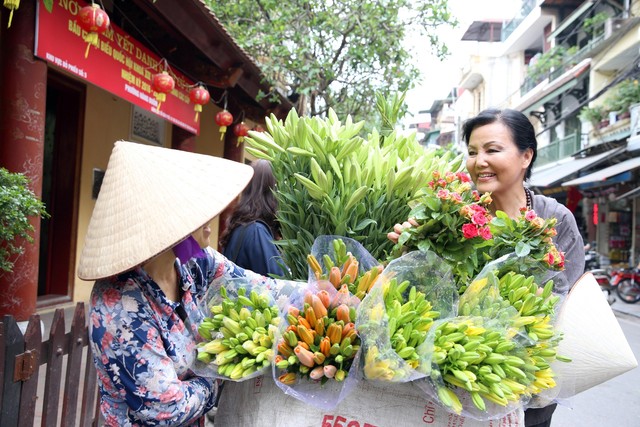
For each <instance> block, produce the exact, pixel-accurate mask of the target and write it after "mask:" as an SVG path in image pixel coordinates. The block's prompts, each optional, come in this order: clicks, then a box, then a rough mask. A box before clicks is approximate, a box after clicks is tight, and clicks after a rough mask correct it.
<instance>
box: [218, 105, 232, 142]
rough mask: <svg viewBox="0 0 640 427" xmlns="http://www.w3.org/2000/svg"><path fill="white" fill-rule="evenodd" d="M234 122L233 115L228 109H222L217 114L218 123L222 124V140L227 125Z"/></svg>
mask: <svg viewBox="0 0 640 427" xmlns="http://www.w3.org/2000/svg"><path fill="white" fill-rule="evenodd" d="M231 123H233V116H232V115H231V113H230V112H228V111H227V110H222V111H220V112H219V113H218V114H216V124H217V125H218V126H220V141H222V139H223V138H224V134H225V132H226V131H227V126H229V125H230V124H231Z"/></svg>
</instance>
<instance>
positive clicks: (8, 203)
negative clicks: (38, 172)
mask: <svg viewBox="0 0 640 427" xmlns="http://www.w3.org/2000/svg"><path fill="white" fill-rule="evenodd" d="M27 185H28V180H27V177H25V176H24V175H22V174H19V173H11V172H9V171H7V170H6V169H5V168H0V273H2V272H3V271H4V272H10V271H11V270H12V269H13V263H12V262H11V261H10V260H9V257H10V256H11V255H13V254H19V253H22V251H23V250H24V249H23V248H22V247H21V246H16V242H15V239H17V238H24V239H25V240H27V241H28V242H32V241H33V237H32V236H31V235H30V234H29V233H32V232H33V226H32V225H31V224H30V223H29V217H31V216H37V215H42V216H46V215H47V213H46V212H45V209H44V204H43V203H42V202H41V201H40V200H38V199H37V198H36V196H35V194H33V192H31V190H29V189H28V188H27Z"/></svg>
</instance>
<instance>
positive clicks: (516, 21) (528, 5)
mask: <svg viewBox="0 0 640 427" xmlns="http://www.w3.org/2000/svg"><path fill="white" fill-rule="evenodd" d="M537 4H538V0H523V1H522V7H521V8H520V12H519V13H518V16H517V17H515V18H513V19H512V20H511V21H509V22H507V23H506V24H504V25H503V26H502V35H501V40H502V41H505V40H506V39H508V38H509V36H510V35H511V33H513V32H514V31H515V29H516V28H518V25H520V23H521V22H522V21H524V19H525V18H526V17H527V15H529V13H531V11H532V10H533V9H535V7H536V6H537Z"/></svg>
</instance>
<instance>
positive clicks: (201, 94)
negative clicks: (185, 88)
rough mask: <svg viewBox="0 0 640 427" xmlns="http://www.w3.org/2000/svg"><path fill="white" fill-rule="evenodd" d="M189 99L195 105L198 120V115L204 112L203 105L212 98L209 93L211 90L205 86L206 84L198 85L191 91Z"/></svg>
mask: <svg viewBox="0 0 640 427" xmlns="http://www.w3.org/2000/svg"><path fill="white" fill-rule="evenodd" d="M189 99H191V102H193V103H194V104H195V105H194V106H193V109H194V110H195V112H196V122H197V121H198V115H199V114H200V113H201V112H202V106H203V105H204V104H206V103H207V102H209V100H210V99H211V95H209V91H208V90H207V89H205V88H204V86H200V85H198V86H196V87H194V88H193V89H191V90H190V91H189Z"/></svg>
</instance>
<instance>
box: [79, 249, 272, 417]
mask: <svg viewBox="0 0 640 427" xmlns="http://www.w3.org/2000/svg"><path fill="white" fill-rule="evenodd" d="M205 252H206V257H204V258H199V259H191V260H190V261H189V262H188V263H187V264H184V265H180V263H179V262H178V260H176V269H177V271H178V272H179V274H178V280H179V283H180V287H181V289H182V299H181V301H179V302H173V301H170V300H168V299H167V298H166V296H165V294H164V292H163V291H162V290H161V289H160V287H159V286H158V285H157V284H156V283H155V282H154V281H153V280H152V279H151V277H149V276H148V275H147V273H146V272H145V271H144V270H143V269H142V268H136V269H134V270H131V271H128V272H125V273H123V274H120V275H118V276H115V277H112V278H108V279H103V280H99V281H97V282H96V283H95V285H94V287H93V291H92V293H91V310H90V323H89V336H90V339H91V347H92V351H93V356H94V362H95V365H96V368H97V371H98V382H99V389H100V396H101V403H100V409H101V411H102V414H103V416H104V418H105V423H106V425H109V426H141V425H150V426H161V425H162V426H167V425H186V426H197V425H200V422H201V419H202V416H203V414H204V413H205V412H207V411H208V410H209V409H211V407H212V406H213V404H214V402H215V397H216V394H217V383H216V382H215V381H214V380H213V379H211V378H204V377H198V376H196V375H194V373H193V372H192V371H191V367H192V364H193V363H194V361H195V357H196V344H197V342H198V334H197V326H198V324H199V323H200V322H201V321H202V318H203V314H202V313H201V312H200V310H199V308H198V306H199V304H200V302H201V300H202V298H203V297H204V295H205V292H206V289H207V287H208V285H209V284H210V283H211V281H212V280H214V279H216V278H219V277H228V278H234V277H248V278H251V279H252V281H253V280H256V281H258V282H263V283H264V284H265V285H267V287H271V286H272V285H273V280H272V279H268V278H266V277H264V276H260V275H258V274H255V273H253V272H251V271H249V270H243V269H242V268H240V267H238V266H236V265H235V264H233V263H232V262H230V261H229V260H227V259H226V258H225V257H224V256H222V255H221V254H220V253H218V252H216V251H214V250H213V249H211V248H208V249H207V250H206V251H205Z"/></svg>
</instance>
